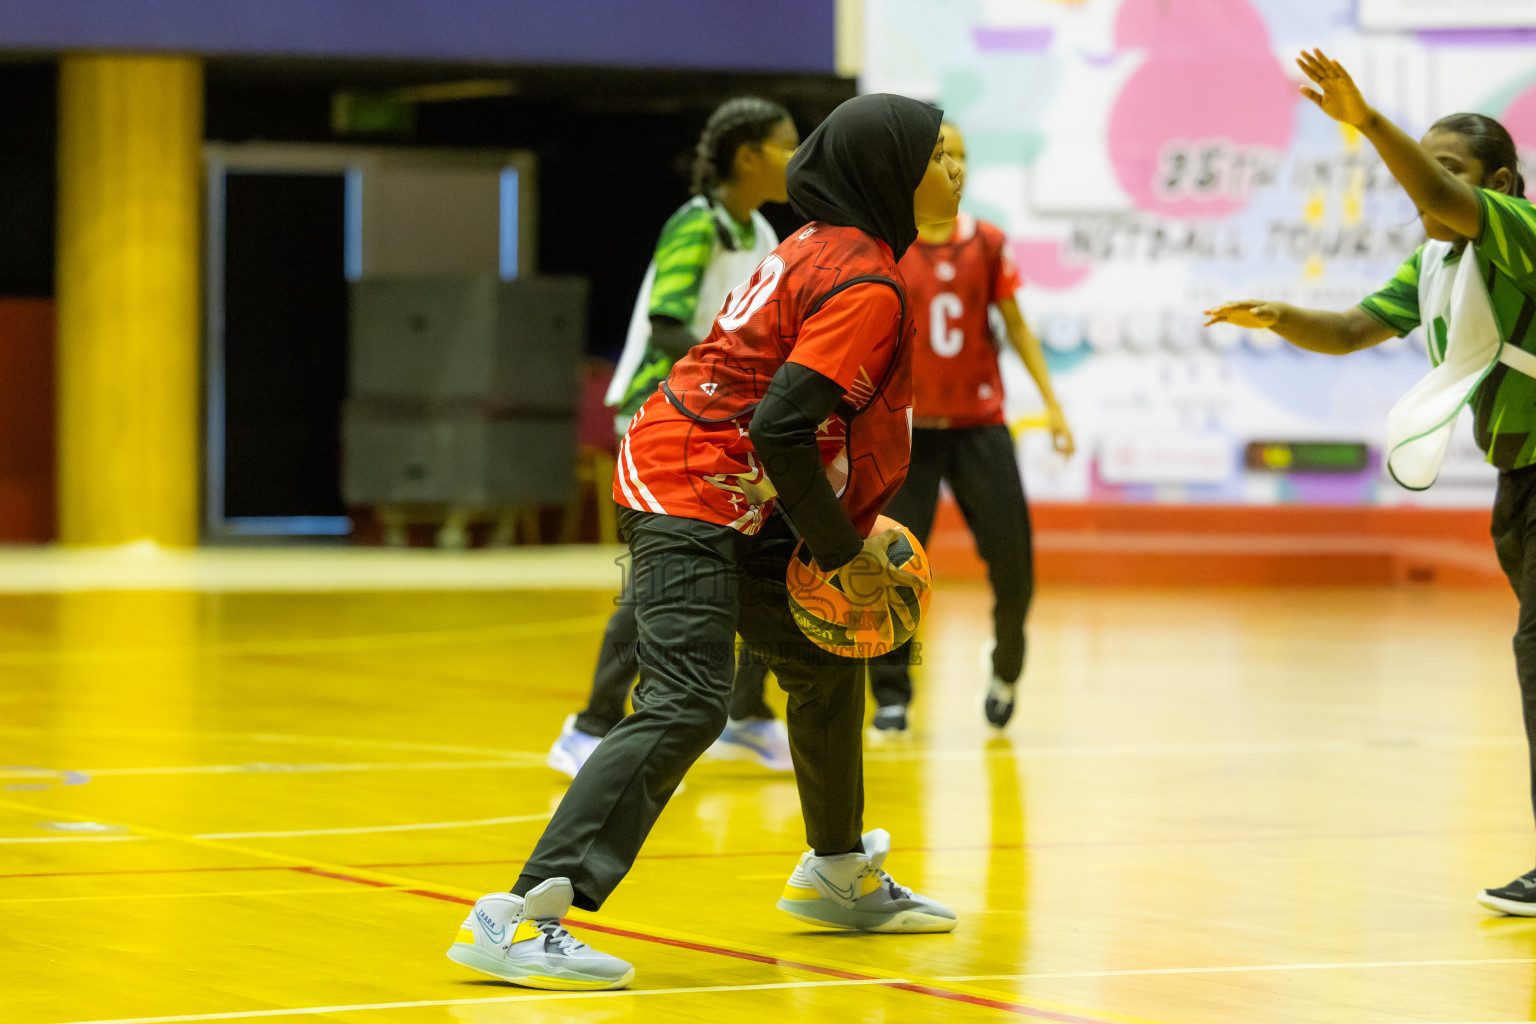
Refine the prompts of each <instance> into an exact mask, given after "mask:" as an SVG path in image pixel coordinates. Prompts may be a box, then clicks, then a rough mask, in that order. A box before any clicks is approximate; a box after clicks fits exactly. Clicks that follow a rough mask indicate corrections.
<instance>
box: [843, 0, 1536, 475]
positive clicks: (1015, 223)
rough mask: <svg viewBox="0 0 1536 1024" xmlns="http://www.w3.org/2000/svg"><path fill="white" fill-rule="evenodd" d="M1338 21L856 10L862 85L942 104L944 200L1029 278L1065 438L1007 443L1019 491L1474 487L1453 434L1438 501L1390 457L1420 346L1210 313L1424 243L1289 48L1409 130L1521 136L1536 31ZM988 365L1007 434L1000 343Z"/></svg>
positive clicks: (1321, 15) (1327, 16)
mask: <svg viewBox="0 0 1536 1024" xmlns="http://www.w3.org/2000/svg"><path fill="white" fill-rule="evenodd" d="M1448 6H1457V5H1448ZM1472 6H1476V5H1472ZM1355 25H1356V21H1355V17H1354V10H1353V6H1352V4H1351V2H1350V0H1308V2H1306V3H1297V2H1296V0H868V2H867V7H866V12H865V61H864V72H863V77H862V80H861V88H863V89H864V90H865V91H869V92H899V93H904V94H906V95H910V96H916V97H919V98H923V99H930V100H933V101H935V102H937V103H938V104H940V105H941V106H943V107H944V109H945V112H946V115H947V116H948V117H949V118H950V119H952V120H954V121H955V122H956V123H957V124H958V125H959V126H960V128H961V129H962V131H963V132H964V134H965V139H966V146H967V151H968V158H969V173H968V179H967V186H966V198H965V203H964V206H965V208H966V209H967V210H969V211H970V212H972V213H974V214H975V215H977V216H979V217H982V218H983V219H986V220H990V221H992V222H994V223H996V224H998V225H999V226H1001V227H1002V228H1003V229H1004V230H1005V231H1006V232H1007V233H1008V236H1009V239H1010V246H1011V252H1012V254H1013V256H1014V258H1015V259H1016V260H1017V262H1018V264H1019V268H1020V270H1021V272H1022V274H1023V276H1024V278H1025V281H1026V288H1025V291H1024V292H1023V293H1022V294H1021V306H1022V308H1023V309H1024V311H1025V314H1026V316H1027V317H1028V319H1029V321H1030V323H1031V324H1032V325H1033V326H1034V327H1035V329H1036V332H1037V333H1038V334H1039V335H1040V337H1041V339H1042V341H1043V342H1044V344H1045V346H1046V350H1047V355H1048V356H1049V359H1050V363H1051V367H1052V372H1053V377H1054V380H1055V382H1056V389H1057V392H1058V394H1059V395H1060V397H1061V400H1062V404H1063V406H1064V408H1065V410H1066V412H1067V415H1068V418H1069V419H1070V421H1071V423H1072V426H1073V428H1074V431H1075V432H1076V434H1077V438H1078V447H1079V455H1078V456H1077V457H1076V458H1075V459H1073V460H1072V461H1071V462H1067V463H1063V462H1062V461H1061V460H1060V459H1058V458H1057V457H1056V456H1054V455H1053V454H1052V453H1050V451H1049V447H1050V446H1049V443H1048V439H1047V438H1046V437H1045V436H1044V434H1043V432H1042V431H1038V430H1032V431H1027V432H1026V433H1025V435H1024V438H1025V440H1024V443H1023V445H1022V458H1023V460H1024V465H1025V469H1026V482H1027V484H1028V486H1029V487H1030V490H1031V494H1032V495H1033V496H1034V497H1036V498H1044V499H1047V500H1062V501H1085V500H1092V501H1204V502H1239V503H1276V502H1310V503H1340V504H1360V503H1367V504H1398V503H1414V504H1453V505H1460V504H1466V505H1486V504H1488V503H1489V502H1490V500H1491V492H1492V488H1493V485H1494V481H1495V473H1494V471H1493V470H1492V469H1491V468H1490V467H1488V466H1487V465H1486V464H1484V462H1483V460H1482V456H1481V453H1479V452H1478V451H1477V450H1476V447H1475V445H1474V444H1473V442H1472V437H1471V431H1470V427H1469V426H1468V424H1465V423H1464V424H1463V429H1462V430H1461V432H1460V433H1459V434H1458V436H1457V441H1456V443H1455V444H1454V445H1453V448H1452V451H1451V453H1450V455H1449V457H1448V458H1447V460H1446V465H1445V469H1444V472H1443V473H1442V475H1441V479H1440V482H1439V483H1438V484H1436V486H1435V487H1434V488H1432V489H1431V490H1429V491H1427V492H1422V493H1417V494H1415V493H1411V492H1408V491H1404V490H1402V489H1400V488H1398V487H1397V485H1396V484H1394V483H1393V482H1392V481H1391V480H1390V478H1388V477H1387V476H1385V474H1384V473H1383V471H1382V468H1381V448H1382V444H1383V442H1384V439H1385V424H1386V414H1387V410H1388V409H1389V408H1390V407H1391V406H1392V404H1393V403H1394V402H1395V401H1396V400H1397V398H1398V397H1400V396H1401V395H1402V394H1403V393H1404V392H1405V391H1407V390H1408V388H1409V387H1411V386H1412V385H1413V384H1414V383H1415V382H1416V381H1417V380H1418V379H1419V378H1420V377H1421V376H1423V374H1424V373H1425V372H1427V370H1428V361H1427V358H1426V356H1425V353H1424V347H1423V343H1422V341H1421V340H1420V339H1419V337H1418V336H1417V334H1415V335H1412V336H1410V337H1409V338H1407V339H1393V340H1392V341H1389V342H1387V343H1386V344H1383V345H1380V346H1378V347H1376V348H1373V349H1370V350H1368V351H1365V352H1361V353H1357V354H1354V355H1351V356H1347V357H1329V356H1322V355H1316V354H1313V353H1308V352H1303V351H1300V350H1297V349H1294V348H1292V347H1291V346H1289V345H1287V344H1286V343H1285V342H1284V341H1282V340H1281V339H1280V338H1279V337H1278V336H1276V335H1274V334H1272V333H1270V332H1249V331H1243V330H1239V329H1236V328H1232V327H1230V326H1225V325H1223V326H1220V327H1216V328H1206V327H1203V326H1202V321H1203V317H1202V316H1201V310H1203V309H1205V308H1207V307H1209V306H1212V305H1215V304H1216V303H1218V302H1221V301H1225V300H1229V299H1245V298H1264V299H1276V300H1282V301H1285V302H1291V303H1295V304H1298V305H1303V306H1310V307H1316V308H1322V309H1333V310H1343V309H1346V308H1348V307H1350V306H1352V305H1354V304H1355V303H1357V302H1358V301H1359V300H1360V299H1361V298H1363V297H1365V296H1366V295H1368V294H1370V293H1371V292H1374V291H1376V290H1377V289H1378V288H1380V287H1381V286H1382V285H1383V284H1384V283H1385V282H1386V281H1387V280H1388V278H1390V277H1391V276H1392V274H1393V272H1394V271H1395V270H1396V268H1397V267H1398V265H1399V264H1400V263H1401V262H1402V261H1403V260H1405V259H1407V258H1408V257H1409V256H1411V255H1412V253H1413V251H1414V249H1415V247H1416V246H1417V245H1418V244H1419V243H1420V242H1422V241H1423V232H1422V230H1421V229H1420V227H1419V223H1418V220H1417V217H1416V215H1415V211H1414V209H1413V206H1412V204H1411V203H1410V202H1409V201H1408V199H1407V197H1406V195H1404V193H1403V192H1402V189H1401V188H1400V187H1399V186H1398V185H1397V183H1396V182H1395V181H1394V180H1393V179H1392V177H1391V175H1390V174H1388V173H1387V171H1386V168H1385V166H1384V165H1383V164H1382V163H1381V161H1380V159H1379V158H1378V157H1377V156H1376V154H1375V151H1374V150H1373V149H1372V148H1371V146H1370V144H1369V143H1368V142H1366V141H1365V140H1364V139H1362V138H1361V137H1360V136H1359V134H1358V133H1357V132H1355V131H1353V130H1352V129H1349V128H1346V127H1344V126H1342V125H1340V124H1338V123H1336V122H1334V121H1332V120H1330V119H1329V118H1327V117H1326V116H1324V115H1323V114H1322V113H1321V112H1320V111H1318V110H1317V109H1316V108H1315V107H1313V105H1312V104H1311V103H1310V102H1308V101H1307V100H1306V99H1304V98H1303V97H1302V96H1301V95H1300V94H1299V92H1298V84H1299V82H1300V78H1301V76H1300V72H1299V71H1298V70H1297V68H1296V67H1295V64H1294V58H1295V56H1296V54H1297V52H1298V51H1300V50H1301V49H1302V48H1303V47H1314V46H1321V47H1322V48H1323V49H1324V50H1325V51H1327V52H1328V53H1329V54H1330V55H1331V56H1333V57H1334V58H1336V59H1338V60H1340V61H1341V62H1343V63H1344V65H1345V66H1346V67H1347V68H1349V69H1350V71H1351V72H1352V73H1353V74H1354V76H1355V78H1356V81H1357V82H1358V83H1359V84H1360V86H1361V88H1362V89H1363V91H1364V92H1365V95H1366V97H1367V99H1368V100H1370V101H1371V102H1372V103H1374V104H1375V105H1376V106H1377V107H1378V108H1379V109H1381V110H1382V111H1383V112H1385V113H1386V114H1387V115H1388V116H1389V117H1391V118H1393V119H1394V120H1396V121H1397V122H1398V123H1399V124H1400V125H1402V126H1403V127H1404V128H1405V129H1406V130H1408V131H1409V132H1412V133H1415V134H1417V133H1421V132H1423V131H1424V130H1425V129H1426V128H1427V127H1428V126H1429V125H1430V124H1431V123H1432V122H1433V121H1434V120H1435V119H1437V118H1438V117H1440V116H1443V115H1445V114H1450V113H1454V112H1457V111H1463V110H1472V111H1480V112H1482V113H1486V114H1489V115H1492V116H1494V117H1498V118H1500V119H1501V120H1503V121H1504V123H1505V124H1506V125H1507V126H1508V127H1509V128H1510V130H1511V131H1512V132H1513V133H1514V135H1515V138H1516V140H1517V142H1519V143H1520V145H1521V147H1522V151H1524V150H1525V149H1526V148H1527V147H1529V148H1533V149H1536V40H1533V39H1531V38H1529V37H1528V35H1527V34H1525V33H1499V32H1479V33H1470V34H1468V33H1420V34H1398V33H1385V34H1383V33H1370V34H1366V33H1363V32H1361V31H1359V30H1358V29H1357V28H1356V27H1355ZM1005 380H1006V383H1007V384H1008V386H1009V403H1010V404H1009V407H1010V412H1011V414H1012V415H1014V416H1016V417H1024V418H1026V422H1027V418H1028V417H1030V416H1031V415H1033V414H1036V413H1038V410H1039V405H1040V403H1039V398H1038V395H1037V394H1036V393H1035V391H1034V388H1033V387H1032V385H1031V384H1030V382H1029V380H1028V378H1027V376H1026V375H1025V374H1024V371H1023V368H1022V366H1021V365H1019V364H1018V363H1017V361H1016V360H1015V359H1013V358H1012V356H1011V355H1009V356H1008V357H1007V358H1006V360H1005ZM1340 452H1350V453H1355V454H1351V455H1349V456H1348V457H1342V456H1339V454H1338V453H1340ZM1254 453H1259V454H1257V455H1255V454H1254ZM1357 456H1358V457H1357Z"/></svg>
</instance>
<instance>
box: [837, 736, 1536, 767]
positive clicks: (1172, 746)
mask: <svg viewBox="0 0 1536 1024" xmlns="http://www.w3.org/2000/svg"><path fill="white" fill-rule="evenodd" d="M886 742H891V741H886ZM1524 746H1525V737H1523V736H1514V735H1510V736H1398V737H1379V738H1362V739H1354V740H1260V741H1253V742H1240V743H1230V742H1222V743H1132V744H1123V745H1111V744H1105V745H1102V746H1094V745H1083V746H1056V747H1052V746H1045V747H1035V746H1025V745H1023V744H1022V743H1019V744H1017V745H1009V746H998V747H986V748H982V747H970V748H964V749H959V750H920V749H916V748H906V747H904V746H902V747H898V746H889V747H886V748H884V749H881V748H879V747H877V748H875V749H866V750H865V751H864V760H866V761H981V760H985V759H988V758H1017V759H1020V760H1025V759H1030V760H1033V759H1049V758H1070V757H1168V756H1185V755H1210V754H1218V755H1220V754H1297V753H1345V754H1358V753H1362V752H1363V753H1405V752H1407V753H1416V752H1420V751H1424V750H1468V749H1477V748H1482V747H1493V748H1498V747H1524Z"/></svg>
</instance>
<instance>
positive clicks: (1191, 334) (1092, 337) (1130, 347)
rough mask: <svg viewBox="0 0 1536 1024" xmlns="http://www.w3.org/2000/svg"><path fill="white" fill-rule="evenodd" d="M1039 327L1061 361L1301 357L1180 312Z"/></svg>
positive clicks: (1261, 334)
mask: <svg viewBox="0 0 1536 1024" xmlns="http://www.w3.org/2000/svg"><path fill="white" fill-rule="evenodd" d="M1032 322H1033V318H1032ZM1034 326H1035V330H1036V332H1037V333H1038V335H1039V336H1040V340H1041V342H1042V343H1043V344H1044V346H1045V348H1046V349H1047V350H1049V351H1050V352H1052V353H1055V354H1057V355H1067V354H1069V353H1081V354H1084V355H1086V354H1088V353H1094V354H1104V355H1108V354H1112V353H1126V354H1129V355H1154V354H1156V353H1159V352H1164V353H1175V354H1186V355H1193V354H1196V353H1199V352H1202V351H1204V352H1231V351H1236V350H1240V349H1241V350H1246V351H1249V352H1254V353H1273V352H1292V351H1297V350H1295V349H1292V348H1291V347H1290V346H1288V345H1286V344H1285V341H1284V339H1282V338H1281V337H1280V336H1279V335H1278V334H1276V333H1274V332H1273V331H1250V330H1245V329H1244V328H1241V327H1234V326H1233V325H1231V324H1227V323H1221V324H1213V325H1211V326H1209V327H1207V326H1205V323H1204V318H1203V317H1200V316H1197V315H1194V314H1190V313H1184V312H1181V311H1176V310H1175V311H1166V312H1162V313H1158V312H1150V313H1139V312H1138V313H1127V312H1125V311H1123V310H1120V311H1117V310H1109V309H1105V310H1100V311H1098V312H1096V313H1093V314H1091V315H1089V316H1087V317H1083V316H1079V315H1077V314H1074V313H1068V312H1048V313H1044V314H1043V315H1041V316H1040V317H1039V320H1038V322H1037V323H1035V324H1034ZM1411 347H1413V345H1412V342H1411V341H1407V340H1403V339H1392V340H1391V341H1389V342H1387V343H1385V344H1383V345H1382V346H1378V351H1380V353H1381V354H1382V355H1396V354H1397V353H1399V352H1402V351H1404V350H1406V349H1408V348H1411Z"/></svg>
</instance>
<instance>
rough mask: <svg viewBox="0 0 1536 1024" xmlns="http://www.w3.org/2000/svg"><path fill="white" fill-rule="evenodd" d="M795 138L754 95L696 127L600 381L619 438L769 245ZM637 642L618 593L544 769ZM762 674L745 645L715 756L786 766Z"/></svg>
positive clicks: (628, 677) (593, 722) (565, 757)
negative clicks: (620, 345) (617, 347)
mask: <svg viewBox="0 0 1536 1024" xmlns="http://www.w3.org/2000/svg"><path fill="white" fill-rule="evenodd" d="M799 141H800V136H799V134H798V133H797V132H796V131H795V122H794V121H793V120H792V119H791V118H790V116H789V113H788V111H786V110H785V109H784V108H783V107H781V106H779V105H778V104H777V103H771V102H769V101H767V100H763V99H758V98H756V97H753V96H741V97H738V98H736V99H733V100H727V101H726V102H725V103H723V104H721V105H720V106H719V107H718V108H717V109H716V110H715V112H714V113H713V114H711V115H710V117H709V120H708V121H707V122H706V123H705V125H704V131H703V132H702V133H701V134H700V136H699V143H698V148H697V152H696V156H695V161H694V180H693V190H694V193H695V195H694V197H693V198H692V199H690V200H688V201H687V202H686V203H684V204H683V205H682V207H681V208H680V209H678V211H677V212H676V213H674V214H673V215H672V216H671V217H670V218H668V219H667V223H666V226H665V227H663V228H662V231H661V238H660V239H659V240H658V241H657V242H656V254H655V256H654V257H653V259H652V260H651V265H650V267H649V268H648V269H647V270H646V274H645V280H644V282H643V283H642V284H641V287H640V295H639V297H638V298H637V299H636V300H635V311H634V314H633V316H632V317H631V318H630V324H629V336H628V337H627V339H626V340H625V343H624V353H623V355H622V356H621V357H620V359H619V366H618V369H617V370H616V371H615V373H614V376H613V381H612V382H611V383H610V384H609V387H608V395H607V401H608V404H609V405H610V406H614V407H615V408H616V410H617V416H616V417H615V421H614V426H615V429H616V430H617V431H618V433H619V435H620V437H621V438H622V436H623V434H624V431H625V430H626V429H627V428H628V426H629V420H630V417H632V416H634V414H635V412H636V411H637V410H639V408H640V407H641V406H642V405H644V404H645V401H646V399H648V398H650V397H651V395H653V394H655V393H656V388H657V386H658V385H659V384H660V383H661V382H662V381H664V380H666V379H667V374H668V373H670V372H671V370H672V364H673V363H674V362H676V361H677V360H678V359H680V358H682V356H683V355H684V354H685V353H686V352H687V351H688V350H689V349H690V348H692V347H693V346H694V345H695V344H696V343H697V342H698V341H699V339H700V338H702V337H704V336H705V335H707V334H708V333H709V329H710V326H711V325H712V324H713V323H714V319H715V314H716V313H718V312H719V311H720V305H721V303H722V302H724V301H725V297H726V296H727V295H728V294H730V291H731V289H732V288H734V287H736V286H737V285H738V284H740V283H741V282H742V281H745V280H746V279H747V278H748V277H750V276H751V275H752V271H753V270H754V269H756V267H757V265H758V263H759V262H761V261H762V259H763V257H765V256H767V255H768V254H769V253H771V252H772V251H773V249H774V246H776V245H778V239H777V238H776V237H774V233H773V228H772V227H770V226H769V224H768V221H767V220H765V219H764V218H763V215H762V214H760V213H758V207H759V206H761V205H762V204H763V203H765V202H783V201H784V200H785V198H786V196H785V192H784V168H785V165H786V164H788V162H789V157H790V154H791V153H793V152H794V150H795V147H796V146H797V145H798V144H799ZM638 640H639V634H638V632H637V631H636V628H635V614H634V608H633V604H632V602H631V601H630V600H629V599H628V598H627V597H626V596H623V595H621V597H620V601H619V605H618V607H617V608H615V609H614V612H613V614H612V615H611V616H609V619H608V625H607V627H606V628H605V629H604V630H603V642H602V646H601V647H599V648H598V656H597V666H596V668H595V669H594V670H593V673H592V691H591V695H590V696H589V697H588V699H587V706H586V707H585V708H583V709H582V710H581V711H580V712H578V713H576V714H574V715H571V716H569V717H567V718H566V720H565V725H564V727H563V728H562V729H561V731H560V735H559V736H558V737H556V738H555V741H554V743H553V744H552V745H551V746H550V748H549V755H548V757H547V759H546V760H547V762H548V764H549V766H550V767H551V768H554V769H555V770H556V771H559V772H563V773H564V774H566V775H569V776H571V777H573V778H574V777H575V775H576V773H577V772H579V771H580V770H581V767H582V765H583V764H585V763H586V760H587V758H588V757H590V756H591V754H592V751H593V749H594V748H596V746H597V744H598V741H599V740H601V739H602V738H603V737H604V736H606V735H607V734H608V731H609V730H610V729H612V728H613V727H614V726H615V725H617V724H618V723H619V719H621V718H623V717H624V713H625V707H624V705H625V701H626V699H627V698H628V697H629V691H630V688H631V687H632V686H633V685H634V681H635V673H636V672H637V671H638V669H639V666H638V663H637V661H636V659H635V643H636V642H637V641H638ZM767 671H768V670H767V669H766V668H764V667H763V666H762V664H760V663H759V662H758V661H757V660H755V659H753V658H752V657H751V656H750V653H749V652H747V651H745V650H743V653H742V657H741V661H740V664H739V667H738V671H737V679H736V685H735V687H734V689H733V690H732V698H731V714H730V719H729V721H728V722H727V723H726V727H725V730H724V731H723V732H722V733H721V735H720V740H719V742H718V743H717V744H716V746H715V748H714V749H713V753H715V754H716V755H718V756H721V757H726V758H748V759H752V760H755V761H757V762H758V763H759V764H761V765H763V766H764V767H766V768H771V769H774V770H776V771H789V770H790V767H791V766H790V760H789V737H788V734H787V733H786V732H785V730H784V723H783V722H780V721H778V719H777V718H776V717H775V716H774V713H773V709H772V708H770V707H769V706H768V703H767V702H766V701H765V700H764V699H763V689H764V682H765V677H766V675H767Z"/></svg>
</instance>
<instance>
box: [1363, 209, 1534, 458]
mask: <svg viewBox="0 0 1536 1024" xmlns="http://www.w3.org/2000/svg"><path fill="white" fill-rule="evenodd" d="M1476 191H1477V200H1478V205H1479V206H1481V207H1482V227H1481V229H1480V230H1479V231H1478V235H1477V238H1475V239H1473V241H1472V244H1473V246H1474V247H1475V248H1476V250H1477V256H1478V261H1479V263H1480V264H1481V265H1482V266H1484V267H1486V268H1487V271H1486V275H1485V278H1484V283H1485V284H1486V285H1487V286H1488V299H1489V302H1490V304H1491V305H1492V306H1493V316H1494V319H1495V320H1497V321H1498V325H1499V333H1500V334H1501V335H1502V336H1503V338H1504V340H1505V342H1506V343H1508V344H1511V345H1516V346H1518V347H1520V348H1522V349H1525V350H1527V351H1536V337H1532V332H1531V322H1532V319H1533V317H1536V262H1533V260H1536V207H1533V206H1532V205H1531V203H1529V202H1527V201H1526V200H1524V199H1518V198H1516V197H1514V196H1507V195H1505V194H1504V193H1502V192H1490V191H1488V190H1487V189H1477V190H1476ZM1423 256H1424V247H1423V246H1419V248H1418V251H1416V252H1415V253H1414V254H1413V256H1412V258H1410V259H1409V260H1408V261H1407V262H1406V263H1404V264H1403V265H1402V266H1401V267H1399V268H1398V269H1397V273H1396V274H1395V275H1393V277H1392V280H1390V281H1388V282H1387V284H1386V286H1385V287H1384V288H1382V289H1381V290H1380V291H1378V292H1377V293H1376V294H1374V295H1371V296H1370V297H1368V298H1366V299H1365V300H1364V301H1362V302H1361V303H1360V308H1361V309H1363V310H1364V311H1365V312H1366V313H1368V314H1369V315H1370V316H1372V317H1374V318H1375V319H1377V320H1379V321H1381V322H1382V323H1383V324H1385V325H1386V326H1387V327H1390V328H1392V330H1394V331H1396V332H1397V333H1398V334H1399V335H1404V334H1407V333H1408V332H1409V331H1411V330H1413V329H1414V328H1415V327H1418V326H1419V324H1420V322H1421V319H1422V318H1421V317H1420V313H1419V271H1420V266H1421V264H1420V261H1421V260H1422V259H1423ZM1460 258H1461V257H1460V253H1454V252H1453V253H1452V254H1451V255H1450V256H1448V257H1447V259H1446V264H1447V265H1451V264H1453V263H1455V262H1456V261H1457V260H1459V259H1460ZM1428 334H1429V338H1428V344H1429V347H1430V358H1431V359H1432V360H1434V361H1435V362H1436V363H1439V362H1440V360H1441V359H1442V358H1444V355H1445V344H1446V337H1447V334H1446V325H1445V323H1444V322H1443V321H1441V320H1440V319H1438V318H1437V319H1436V321H1435V323H1433V324H1431V325H1429V330H1428ZM1472 409H1473V412H1474V413H1475V415H1476V431H1477V444H1478V447H1480V448H1481V449H1482V450H1483V451H1484V452H1485V453H1487V456H1488V461H1489V462H1490V463H1492V464H1493V465H1495V466H1497V467H1498V468H1500V469H1519V468H1521V467H1523V466H1528V465H1531V463H1533V462H1536V379H1533V378H1531V377H1527V376H1526V375H1525V374H1523V373H1520V372H1518V371H1516V370H1512V369H1510V368H1509V367H1507V366H1505V365H1504V364H1503V363H1500V364H1498V365H1496V366H1495V367H1494V368H1493V370H1492V371H1491V372H1490V373H1489V374H1488V376H1487V378H1485V379H1484V381H1483V383H1482V384H1480V385H1479V386H1478V389H1477V391H1476V392H1475V393H1474V394H1473V396H1472Z"/></svg>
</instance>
